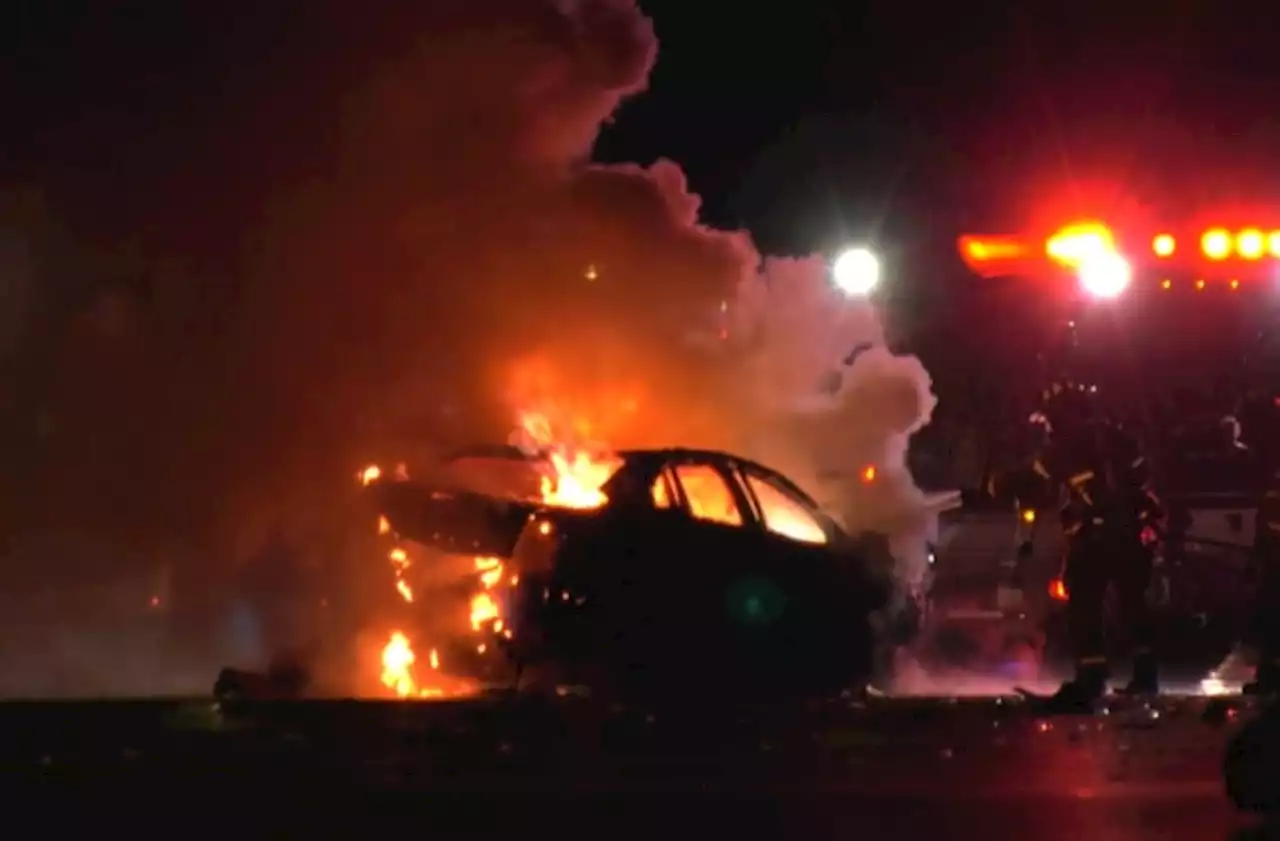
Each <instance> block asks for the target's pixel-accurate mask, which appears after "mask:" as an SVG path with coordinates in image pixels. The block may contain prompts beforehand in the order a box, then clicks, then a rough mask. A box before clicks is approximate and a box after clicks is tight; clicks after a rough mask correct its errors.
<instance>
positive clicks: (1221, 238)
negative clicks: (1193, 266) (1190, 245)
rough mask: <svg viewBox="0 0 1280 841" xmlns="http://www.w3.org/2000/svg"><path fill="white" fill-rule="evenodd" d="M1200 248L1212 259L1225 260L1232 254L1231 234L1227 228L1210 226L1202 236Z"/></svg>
mask: <svg viewBox="0 0 1280 841" xmlns="http://www.w3.org/2000/svg"><path fill="white" fill-rule="evenodd" d="M1200 250H1201V251H1203V252H1204V256H1206V257H1208V258H1209V259H1210V260H1225V259H1227V258H1228V257H1230V256H1231V234H1230V232H1228V231H1227V229H1226V228H1210V229H1209V230H1207V231H1205V232H1204V236H1202V237H1200Z"/></svg>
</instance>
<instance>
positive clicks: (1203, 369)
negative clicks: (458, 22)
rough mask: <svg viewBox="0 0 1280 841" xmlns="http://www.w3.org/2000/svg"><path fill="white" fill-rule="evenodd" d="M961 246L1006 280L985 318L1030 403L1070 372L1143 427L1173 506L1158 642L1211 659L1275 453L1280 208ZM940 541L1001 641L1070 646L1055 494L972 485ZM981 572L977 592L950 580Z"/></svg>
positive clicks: (1161, 562)
mask: <svg viewBox="0 0 1280 841" xmlns="http://www.w3.org/2000/svg"><path fill="white" fill-rule="evenodd" d="M957 245H958V250H959V254H960V257H961V259H962V260H963V262H964V264H965V266H966V267H967V268H968V270H969V271H970V272H971V273H972V275H974V276H975V281H976V284H977V285H978V286H979V287H980V288H982V289H984V290H999V291H998V292H997V295H996V297H997V298H998V307H997V308H996V309H995V310H992V311H989V312H987V313H985V314H984V315H983V316H980V317H981V318H982V319H983V321H982V323H983V324H984V330H983V333H984V334H986V335H989V336H991V340H992V341H993V342H994V343H996V344H1002V345H1003V346H1004V352H1005V353H1006V354H1013V355H1014V356H1015V357H1016V358H1017V359H1019V360H1020V363H1021V369H1022V370H1023V372H1024V374H1025V376H1024V377H1023V378H1022V379H1021V380H1020V381H1017V382H1010V387H1011V388H1013V389H1014V390H1018V389H1021V391H1022V392H1024V393H1025V394H1026V395H1027V396H1028V400H1027V405H1026V408H1027V409H1028V410H1030V409H1031V407H1032V405H1033V403H1032V398H1031V397H1030V396H1031V395H1033V394H1035V393H1038V392H1039V391H1040V390H1042V389H1043V388H1044V387H1045V386H1046V385H1047V384H1048V383H1050V382H1058V383H1067V384H1068V387H1072V388H1080V389H1085V390H1088V391H1089V392H1090V394H1091V395H1094V396H1096V399H1097V400H1098V401H1099V402H1100V403H1101V404H1102V405H1103V406H1104V407H1105V409H1106V411H1107V412H1108V413H1109V414H1111V415H1112V416H1113V417H1115V418H1118V419H1120V420H1121V422H1122V423H1124V424H1125V425H1126V426H1129V427H1130V428H1132V429H1134V431H1135V432H1137V433H1138V434H1139V436H1140V437H1141V438H1142V439H1143V441H1144V443H1145V445H1146V447H1147V451H1148V456H1149V459H1150V461H1151V462H1152V468H1153V475H1154V479H1155V486H1156V490H1157V492H1158V493H1159V495H1160V496H1161V498H1162V500H1163V502H1164V503H1165V507H1166V509H1167V510H1168V512H1169V517H1168V522H1167V524H1166V525H1167V529H1166V533H1165V534H1164V540H1163V541H1162V542H1161V544H1160V547H1159V549H1158V550H1157V559H1156V562H1157V572H1156V575H1155V580H1154V582H1153V586H1152V588H1151V590H1150V592H1149V594H1148V595H1149V598H1150V599H1151V600H1152V602H1153V605H1154V606H1155V607H1156V608H1157V613H1158V616H1159V617H1160V621H1161V622H1162V624H1163V625H1164V634H1163V638H1164V639H1165V640H1166V641H1167V643H1168V646H1169V648H1170V649H1171V650H1170V651H1168V652H1163V654H1164V656H1165V657H1166V659H1169V658H1172V660H1173V662H1174V663H1175V664H1180V663H1185V664H1186V665H1187V667H1188V668H1191V667H1192V666H1193V664H1194V665H1197V666H1198V665H1203V664H1205V663H1211V662H1212V661H1213V659H1214V658H1215V657H1218V656H1221V654H1222V653H1223V651H1224V650H1225V649H1226V647H1227V646H1228V645H1229V643H1230V640H1231V639H1232V638H1233V636H1234V635H1235V634H1236V633H1237V632H1238V630H1239V628H1238V624H1239V621H1240V617H1241V616H1243V615H1244V610H1243V608H1244V605H1245V604H1246V602H1247V600H1248V597H1249V593H1250V589H1251V586H1252V583H1251V573H1252V565H1251V557H1250V550H1251V547H1252V543H1253V533H1254V528H1255V525H1254V514H1255V507H1256V504H1257V500H1258V499H1259V498H1260V497H1261V494H1262V491H1263V487H1264V483H1265V482H1266V480H1267V477H1268V476H1269V475H1270V474H1271V472H1272V471H1273V470H1274V469H1275V465H1276V463H1277V458H1276V454H1277V446H1276V443H1275V442H1273V441H1272V440H1270V438H1272V437H1274V436H1275V435H1276V430H1277V428H1278V427H1277V426H1276V424H1275V421H1276V419H1277V417H1278V416H1280V411H1278V408H1277V407H1280V398H1277V397H1276V396H1275V394H1276V392H1275V391H1274V385H1273V383H1274V382H1275V381H1276V375H1277V374H1278V373H1280V368H1278V367H1277V361H1280V353H1277V352H1276V349H1275V337H1276V335H1277V327H1280V213H1277V212H1275V211H1271V212H1270V213H1269V214H1268V213H1266V212H1251V211H1249V210H1243V209H1241V210H1238V211H1233V212H1226V213H1220V214H1219V215H1218V216H1212V217H1209V216H1201V217H1194V218H1189V219H1183V220H1181V221H1178V220H1165V221H1158V220H1156V219H1155V218H1153V215H1152V214H1138V215H1135V214H1128V215H1126V216H1125V217H1124V218H1120V219H1111V218H1101V217H1099V216H1085V217H1080V218H1075V219H1068V220H1064V221H1059V222H1050V223H1048V224H1040V225H1033V226H1030V227H1029V228H1028V229H1027V230H1024V231H1022V232H1020V233H1016V234H1008V233H1006V234H996V235H979V234H966V235H964V236H961V237H960V238H959V240H958V243H957ZM1001 296H1003V297H1001ZM970 317H974V316H972V314H970ZM1026 420H1027V418H1026V415H1025V413H1024V414H1023V415H1022V416H1021V417H1014V418H1003V419H1002V422H1007V423H1018V422H1020V421H1023V422H1025V421H1026ZM939 542H940V545H939V548H938V555H939V557H938V563H937V571H936V573H935V582H936V584H935V587H936V590H937V592H936V596H935V597H936V598H937V599H939V600H941V601H943V602H947V601H948V600H949V603H950V604H952V605H957V604H964V606H965V609H966V610H969V612H970V613H971V614H973V616H974V617H976V618H980V619H981V620H983V621H988V622H990V623H993V624H995V625H997V626H999V627H1000V628H1002V629H1003V630H1002V631H1001V633H999V634H997V635H996V639H997V643H996V645H995V648H994V650H995V651H996V652H998V654H999V656H1002V657H1005V658H1008V657H1009V656H1010V652H1011V651H1013V650H1015V649H1017V648H1018V647H1020V646H1026V645H1038V646H1040V648H1041V654H1042V659H1043V662H1044V663H1045V664H1046V665H1055V664H1056V663H1057V661H1065V659H1066V652H1065V606H1066V604H1067V602H1068V600H1069V598H1070V594H1069V593H1068V592H1067V591H1066V589H1065V588H1064V587H1063V585H1062V582H1061V578H1060V575H1059V572H1060V569H1061V564H1062V555H1063V539H1062V534H1061V531H1060V529H1059V528H1058V521H1057V511H1039V510H1034V509H1031V508H1022V509H1018V508H1016V507H1015V508H1012V509H1011V508H1008V507H1004V508H1001V507H999V506H995V507H993V506H990V505H984V504H981V503H979V502H977V501H973V502H972V503H971V504H969V505H966V506H965V507H964V508H963V509H962V510H960V511H957V512H953V513H952V515H951V519H950V520H949V521H947V522H944V524H943V526H942V530H941V536H940V541H939ZM974 578H977V579H978V580H982V581H983V582H985V590H984V589H983V588H982V587H980V588H978V589H979V590H981V591H983V592H985V600H977V601H980V602H981V603H980V604H977V605H976V606H975V605H973V604H972V603H973V602H974V601H975V600H974V599H972V598H970V599H969V600H968V602H965V600H964V599H957V598H956V597H955V596H954V595H951V594H954V593H955V592H961V591H965V587H964V584H965V583H966V582H968V581H971V580H973V579H974ZM993 581H994V582H995V586H994V587H993V586H990V585H991V583H992V582H993ZM971 589H972V588H971ZM943 612H945V608H943ZM961 612H962V613H963V611H961ZM953 624H954V623H953ZM1118 630H1119V628H1117V631H1118ZM1121 636H1122V635H1121V634H1119V633H1117V634H1113V638H1115V639H1116V640H1117V642H1118V643H1121V642H1122V640H1121ZM1117 647H1118V648H1122V646H1121V645H1118V646H1117Z"/></svg>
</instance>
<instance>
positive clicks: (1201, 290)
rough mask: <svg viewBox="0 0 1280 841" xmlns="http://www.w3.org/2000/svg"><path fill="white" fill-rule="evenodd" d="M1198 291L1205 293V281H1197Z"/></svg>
mask: <svg viewBox="0 0 1280 841" xmlns="http://www.w3.org/2000/svg"><path fill="white" fill-rule="evenodd" d="M1196 291H1197V292H1203V291H1204V281H1203V280H1197V281H1196Z"/></svg>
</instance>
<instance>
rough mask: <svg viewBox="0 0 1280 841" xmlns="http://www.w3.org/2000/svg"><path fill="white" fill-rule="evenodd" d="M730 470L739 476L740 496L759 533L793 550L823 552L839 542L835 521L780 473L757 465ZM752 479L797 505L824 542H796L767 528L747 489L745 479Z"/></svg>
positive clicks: (751, 491) (739, 465)
mask: <svg viewBox="0 0 1280 841" xmlns="http://www.w3.org/2000/svg"><path fill="white" fill-rule="evenodd" d="M734 468H735V470H737V471H738V472H739V473H740V474H741V479H740V480H739V483H740V484H741V486H742V490H743V492H744V493H745V494H748V495H749V496H750V498H751V504H752V506H753V508H754V510H755V511H756V512H757V517H756V520H757V522H758V523H759V526H760V529H761V530H762V531H764V532H765V533H767V534H770V535H772V536H773V537H776V538H778V539H779V540H785V541H787V542H789V543H793V544H795V545H797V546H812V547H815V548H819V549H823V548H827V547H829V546H832V545H835V544H836V543H837V542H838V541H839V539H840V533H839V531H838V529H836V528H835V521H834V520H832V519H831V518H830V517H829V516H827V514H826V512H825V511H823V510H822V506H820V505H818V503H817V502H816V501H814V500H813V498H812V497H810V496H809V495H808V494H806V493H805V492H804V491H803V490H801V489H800V488H799V487H797V486H796V485H795V483H794V482H791V481H789V480H788V479H787V478H786V477H785V476H783V475H782V474H780V473H775V472H774V471H771V470H768V469H766V468H763V467H760V466H759V465H754V464H744V463H741V462H739V463H737V464H735V465H734ZM753 477H754V478H755V479H757V480H759V481H761V482H763V483H764V484H766V485H768V486H770V487H771V488H773V489H774V490H776V491H778V492H779V493H781V494H782V495H783V496H785V497H787V498H788V499H790V500H791V501H792V502H794V503H797V504H798V505H799V506H800V508H801V509H802V510H803V511H804V512H805V513H807V514H808V515H809V517H810V518H811V519H812V520H813V521H814V522H815V523H817V525H818V528H819V529H820V530H821V531H822V534H823V536H824V537H825V538H826V540H825V541H823V542H822V543H814V542H813V541H808V540H798V539H796V538H794V537H791V536H790V535H786V534H783V533H781V532H777V531H774V530H773V529H771V528H769V523H768V520H767V518H766V515H765V511H764V506H763V505H762V504H761V503H760V500H759V498H758V497H757V496H756V492H755V490H754V489H753V488H752V487H751V483H750V482H749V481H748V479H750V478H753Z"/></svg>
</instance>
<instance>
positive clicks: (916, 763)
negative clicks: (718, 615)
mask: <svg viewBox="0 0 1280 841" xmlns="http://www.w3.org/2000/svg"><path fill="white" fill-rule="evenodd" d="M1207 703H1208V702H1207V701H1206V700H1205V699H1203V698H1195V697H1166V698H1162V699H1160V700H1159V701H1157V702H1155V703H1152V704H1145V705H1144V704H1136V703H1127V704H1126V705H1124V706H1120V705H1116V706H1114V707H1113V708H1112V709H1110V711H1109V712H1108V713H1107V714H1104V715H1098V716H1096V717H1090V718H1056V719H1043V718H1038V717H1037V716H1035V715H1034V714H1032V713H1031V712H1030V711H1029V709H1028V708H1027V707H1026V705H1025V704H1023V703H1021V702H1020V701H1018V700H1017V699H1013V698H1000V699H997V698H983V699H946V698H937V699H927V698H918V699H896V700H889V699H875V700H872V701H871V702H869V703H855V702H852V701H848V700H841V701H833V702H829V703H824V704H816V705H812V706H809V707H806V708H803V709H799V708H788V709H772V710H756V711H752V712H731V711H726V710H701V711H694V710H681V711H675V712H670V711H669V712H651V711H645V710H638V709H624V708H616V707H615V708H603V707H600V706H598V705H594V704H592V703H591V702H589V701H587V700H582V699H574V698H559V699H540V700H534V699H527V698H526V699H521V700H512V699H509V698H507V699H503V698H489V699H483V700H471V701H460V702H418V703H376V702H319V701H317V702H303V703H292V704H278V705H272V706H266V707H259V708H255V709H252V710H249V711H233V710H229V709H225V708H222V707H219V706H218V705H216V704H214V703H212V702H210V701H206V700H165V701H136V702H97V703H79V702H66V703H57V702H53V703H25V702H24V703H18V702H12V703H5V704H0V763H2V765H3V768H4V771H5V772H6V773H5V774H4V775H3V777H2V779H4V780H6V781H8V782H7V784H8V785H9V786H10V787H12V788H13V791H18V790H23V791H28V790H47V791H51V792H52V791H58V792H63V793H76V792H84V791H89V790H93V791H95V792H101V791H106V790H110V791H112V792H115V793H117V794H118V795H120V796H123V797H128V796H136V797H141V798H148V797H150V798H152V799H154V797H155V796H156V792H166V794H165V796H166V797H173V796H175V795H174V793H175V792H182V793H185V795H188V796H190V795H192V794H195V795H197V796H200V797H203V798H205V799H207V800H208V801H209V803H210V809H213V810H217V809H218V808H220V807H219V804H222V805H223V807H226V805H227V804H232V806H233V807H234V808H235V809H237V810H238V811H239V813H241V814H244V815H246V816H247V818H246V820H248V823H247V824H246V826H245V827H243V831H244V832H247V833H248V834H249V835H250V836H252V837H259V836H258V835H255V834H254V828H255V827H261V826H265V825H266V824H265V823H259V821H262V822H265V821H270V820H272V819H282V820H288V821H290V822H291V823H290V825H291V826H294V827H295V829H297V828H299V827H301V826H307V825H309V824H308V823H307V822H308V821H312V820H314V821H318V820H320V819H321V818H320V816H322V815H325V814H327V813H328V810H329V809H331V808H332V807H333V806H334V804H335V803H336V802H350V801H351V797H352V795H357V794H367V793H369V792H374V793H376V794H378V795H379V796H381V794H382V792H387V791H390V792H411V793H414V794H415V795H421V796H418V797H415V798H414V799H413V800H412V801H402V802H404V803H411V804H413V805H412V808H414V809H419V810H425V811H429V812H430V821H431V825H432V826H433V827H435V829H433V830H432V833H431V834H433V835H436V836H440V835H443V836H445V837H464V836H465V837H468V838H476V837H497V836H498V835H502V836H504V837H509V836H510V833H511V832H512V831H521V832H527V833H530V834H532V833H535V832H537V833H541V832H553V831H554V832H555V834H556V835H557V836H558V837H563V836H564V835H565V834H569V835H572V836H574V837H577V836H578V835H579V834H581V835H582V836H583V837H586V835H587V834H590V835H593V836H595V837H599V836H600V834H601V833H604V832H608V833H609V834H610V835H614V836H616V835H619V834H622V835H626V836H627V837H632V836H633V835H634V836H635V837H640V836H641V835H643V836H644V837H648V838H653V837H654V835H655V833H658V832H663V833H668V834H671V835H672V836H673V837H694V833H696V834H698V835H705V834H707V833H709V832H712V831H714V832H715V834H716V835H717V836H720V835H726V836H729V835H733V834H742V833H747V832H749V833H750V834H751V837H762V834H763V835H769V836H786V837H788V838H798V839H799V838H806V839H807V838H812V837H821V838H826V837H842V838H860V839H879V838H886V839H895V841H910V840H911V839H917V838H919V839H947V838H957V839H966V840H967V841H976V839H983V841H1004V839H1009V841H1014V839H1017V840H1018V841H1026V839H1036V841H1056V839H1062V841H1067V839H1072V841H1077V840H1078V839H1084V838H1088V839H1091V841H1113V839H1114V841H1121V839H1137V838H1142V839H1146V838H1152V839H1169V841H1184V840H1185V841H1193V839H1194V841H1210V840H1212V841H1217V840H1218V839H1222V841H1226V840H1227V839H1235V838H1246V837H1253V836H1251V835H1250V834H1249V833H1254V832H1259V831H1260V830H1256V829H1254V828H1251V824H1250V822H1249V820H1247V819H1246V818H1244V817H1242V816H1240V815H1238V814H1237V813H1236V812H1235V810H1234V809H1233V808H1232V806H1231V804H1230V803H1229V802H1228V801H1227V799H1226V797H1225V796H1224V793H1223V782H1222V772H1221V768H1222V754H1223V747H1224V743H1225V741H1226V739H1227V738H1228V737H1229V735H1230V734H1231V733H1233V732H1235V731H1236V729H1237V728H1238V727H1239V726H1240V724H1241V722H1244V721H1247V720H1248V719H1249V718H1250V717H1251V715H1252V714H1253V711H1252V710H1251V709H1250V708H1249V707H1248V706H1247V705H1244V704H1242V703H1239V702H1233V704H1232V707H1231V708H1230V709H1229V710H1228V711H1227V712H1226V714H1224V715H1222V716H1218V717H1217V719H1218V720H1216V721H1214V722H1210V721H1206V720H1205V715H1204V713H1205V709H1206V704H1207ZM339 798H340V801H339V800H338V799H339ZM444 815H449V820H450V826H449V827H447V828H442V827H441V821H442V820H444V817H443V816H444ZM273 816H274V818H273ZM455 819H456V820H457V821H461V822H463V823H459V824H458V825H457V826H456V827H455V826H453V824H452V821H453V820H455ZM422 820H427V818H426V817H425V816H424V817H423V818H422ZM299 821H301V823H298V822H299ZM548 821H550V822H551V825H550V826H548V825H547V822H548ZM263 834H264V835H265V834H273V835H274V834H275V833H274V832H272V833H266V832H265V830H264V833H263Z"/></svg>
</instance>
